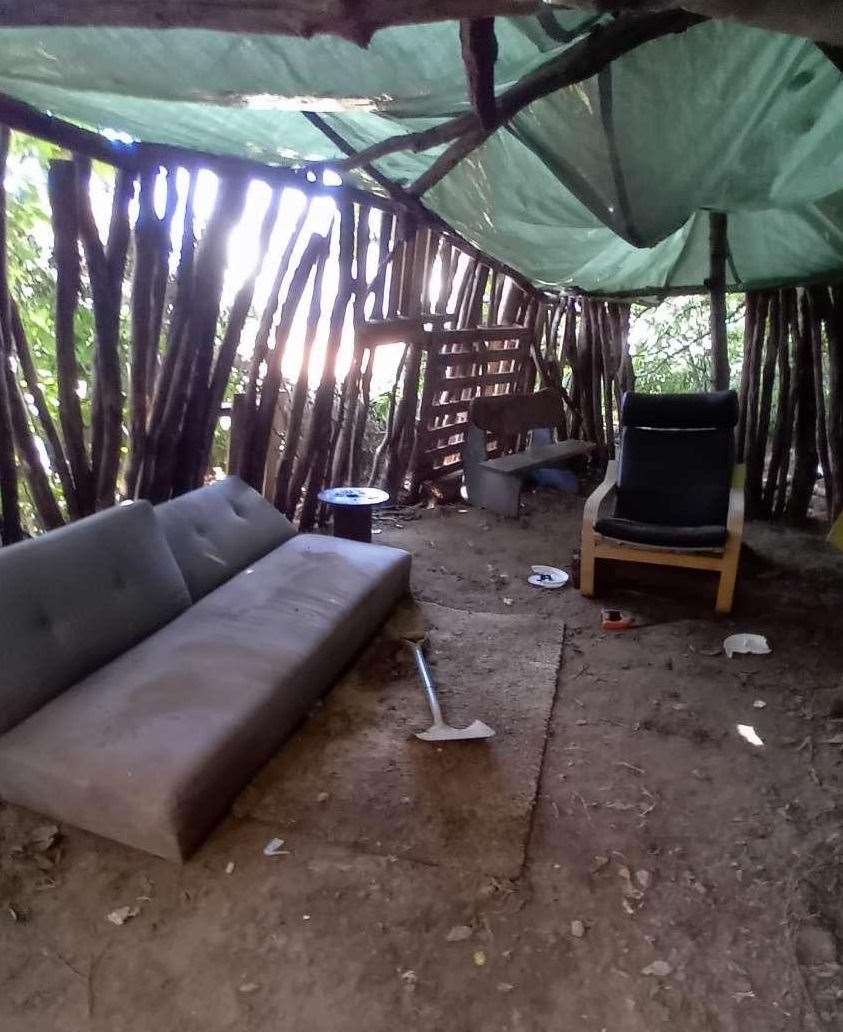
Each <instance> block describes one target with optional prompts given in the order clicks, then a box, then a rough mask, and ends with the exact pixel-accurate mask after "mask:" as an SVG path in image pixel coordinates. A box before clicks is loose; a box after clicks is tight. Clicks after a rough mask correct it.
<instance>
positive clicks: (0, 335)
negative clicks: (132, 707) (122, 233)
mask: <svg viewBox="0 0 843 1032" xmlns="http://www.w3.org/2000/svg"><path fill="white" fill-rule="evenodd" d="M9 138H10V133H9V131H8V129H6V130H4V131H3V133H2V135H0V517H2V520H0V545H12V544H14V543H15V542H16V541H20V539H21V537H22V536H23V530H22V528H21V519H20V500H19V496H18V474H17V467H16V466H15V446H14V437H13V426H12V422H13V421H12V408H11V404H10V402H11V399H10V396H9V379H8V377H7V371H8V373H9V375H11V366H10V365H9V359H10V357H11V353H12V346H11V337H10V333H9V331H10V327H11V323H12V319H11V308H10V304H9V285H8V280H7V269H6V263H7V253H6V190H5V186H4V185H3V184H4V182H5V177H6V158H7V156H8V153H9Z"/></svg>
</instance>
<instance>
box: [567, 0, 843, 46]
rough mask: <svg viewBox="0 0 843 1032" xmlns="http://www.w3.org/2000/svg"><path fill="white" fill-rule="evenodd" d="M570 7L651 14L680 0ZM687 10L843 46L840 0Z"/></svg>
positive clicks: (691, 0)
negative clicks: (647, 12)
mask: <svg viewBox="0 0 843 1032" xmlns="http://www.w3.org/2000/svg"><path fill="white" fill-rule="evenodd" d="M565 6H566V7H582V8H586V9H589V10H593V9H594V8H595V7H596V8H598V9H599V10H601V11H614V12H622V11H640V10H643V9H646V10H649V11H655V10H664V9H665V8H668V7H676V6H677V0H597V2H594V0H566V2H565ZM682 7H684V8H685V10H687V11H694V12H696V13H697V14H702V15H705V16H706V17H707V18H717V19H723V20H726V21H733V22H738V23H740V24H742V25H754V26H757V27H758V28H761V29H770V30H771V31H772V32H787V33H789V34H790V35H792V36H805V37H806V38H807V39H813V40H817V41H824V42H826V43H843V19H841V17H840V3H839V0H801V2H799V3H794V2H793V0H682Z"/></svg>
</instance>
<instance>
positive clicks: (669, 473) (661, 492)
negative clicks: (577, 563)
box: [580, 391, 744, 613]
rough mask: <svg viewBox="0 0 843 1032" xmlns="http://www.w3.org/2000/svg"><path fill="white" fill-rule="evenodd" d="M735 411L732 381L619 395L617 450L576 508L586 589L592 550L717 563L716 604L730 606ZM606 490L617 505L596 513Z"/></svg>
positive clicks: (663, 561)
mask: <svg viewBox="0 0 843 1032" xmlns="http://www.w3.org/2000/svg"><path fill="white" fill-rule="evenodd" d="M737 418H738V400H737V396H736V394H735V392H734V391H718V392H714V393H711V394H660V395H659V394H636V393H629V394H626V395H624V399H623V404H622V406H621V424H622V430H621V442H620V457H619V459H618V461H617V462H610V463H609V466H608V469H607V471H606V478H605V480H604V481H603V483H602V484H601V485H600V487H598V488H597V490H596V491H595V492H594V493H593V494H592V495H591V497H590V498H589V499H588V501H587V502H586V506H585V512H584V516H583V530H582V557H581V574H580V590H581V591H582V593H583V594H584V595H593V594H594V568H595V563H596V560H597V559H614V560H620V561H622V562H637V563H652V564H659V565H668V566H690V567H694V568H696V569H702V570H716V571H718V572H719V573H720V586H719V589H718V592H717V603H716V609H717V611H718V612H720V613H728V612H729V611H730V610H731V608H732V601H733V596H734V590H735V580H736V577H737V568H738V559H739V557H740V547H741V538H742V535H743V485H744V467H743V466H736V465H735V462H734V427H735V424H736V422H737ZM610 494H614V496H615V505H614V511H613V512H611V513H604V514H601V511H600V509H601V505H602V504H603V502H604V501H605V500H606V499H607V498H608V496H609V495H610Z"/></svg>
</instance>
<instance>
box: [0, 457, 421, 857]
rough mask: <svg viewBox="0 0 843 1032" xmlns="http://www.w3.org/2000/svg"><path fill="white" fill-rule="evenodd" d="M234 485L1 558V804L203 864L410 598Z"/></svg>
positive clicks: (399, 560) (398, 575)
mask: <svg viewBox="0 0 843 1032" xmlns="http://www.w3.org/2000/svg"><path fill="white" fill-rule="evenodd" d="M409 572H410V556H409V554H408V553H406V552H403V551H401V550H399V549H395V548H385V547H382V546H377V545H366V544H360V543H359V542H354V541H345V540H342V539H340V538H331V537H324V536H321V535H316V534H296V532H295V530H294V529H293V527H292V525H291V524H290V523H289V522H288V521H287V520H286V519H285V518H284V517H283V516H282V515H281V514H280V513H278V512H277V511H276V510H275V509H274V508H273V507H272V506H271V505H270V504H269V503H268V502H266V501H265V500H264V499H263V498H262V497H261V496H260V495H259V494H258V493H257V492H255V491H253V490H252V489H251V488H249V487H247V485H246V484H244V483H243V482H242V481H241V480H238V479H237V478H235V477H230V478H228V479H227V480H224V481H220V482H218V483H216V484H213V485H210V486H208V487H203V488H201V489H200V490H198V491H193V492H191V493H190V494H186V495H183V496H182V497H180V498H177V499H174V500H173V501H171V502H166V503H165V504H163V505H159V506H157V507H156V508H153V507H152V506H151V505H150V504H149V503H148V502H133V503H131V504H128V505H123V506H118V507H117V508H114V509H109V510H108V511H105V512H101V513H98V514H97V515H95V516H91V517H89V518H87V519H84V520H81V521H79V522H78V523H74V524H71V525H69V526H67V527H64V528H61V529H60V530H56V531H53V532H52V533H49V534H46V535H44V536H43V537H40V538H36V539H33V540H31V541H25V542H22V543H20V544H17V545H13V546H11V547H9V548H6V549H3V550H2V551H0V798H2V799H4V800H5V801H7V802H10V803H16V804H19V805H22V806H26V807H29V808H30V809H33V810H36V811H39V812H41V813H44V814H48V815H49V816H51V817H52V818H54V819H57V820H62V821H67V822H69V823H70V824H75V825H78V826H79V827H82V828H87V829H88V830H90V831H94V832H97V833H98V834H100V835H105V836H107V837H108V838H113V839H117V840H118V841H120V842H124V843H127V844H128V845H131V846H136V847H138V848H139V849H144V850H147V851H148V852H150V853H155V854H157V855H159V856H162V857H167V858H170V859H174V860H180V859H184V858H185V857H187V856H188V855H189V854H190V853H191V851H192V850H194V849H195V848H196V847H197V846H198V845H199V844H200V843H201V842H202V841H203V839H204V838H205V837H206V835H207V834H208V833H209V831H210V830H211V829H212V828H213V826H214V825H215V823H216V822H217V821H218V820H219V819H220V817H221V816H222V815H223V814H224V813H225V812H226V810H227V809H228V807H229V805H230V803H231V801H232V799H233V798H234V796H235V795H236V794H237V792H238V791H239V790H240V789H241V788H242V787H243V785H244V784H245V783H246V782H247V781H248V779H249V778H250V777H251V776H252V775H253V774H254V773H255V771H256V770H257V769H258V768H259V767H260V766H261V765H262V764H263V763H265V762H266V760H268V759H269V757H270V756H272V754H273V753H274V752H275V751H276V750H277V749H278V747H279V745H280V744H281V743H282V742H283V741H284V740H285V739H286V738H287V737H288V736H289V735H290V733H291V732H292V731H293V729H294V728H295V727H296V725H297V724H298V723H299V722H300V721H301V720H302V718H303V717H304V716H305V715H306V713H307V712H308V710H309V709H310V708H311V706H312V705H313V703H314V702H315V701H316V700H317V699H318V698H319V697H320V696H321V695H322V694H323V693H324V692H325V691H326V690H327V689H328V688H329V687H330V685H331V684H332V682H333V681H334V680H335V679H336V678H337V676H338V675H339V674H340V672H341V671H342V670H343V668H344V667H345V666H346V665H347V664H348V663H349V661H350V660H351V659H352V658H353V657H354V656H355V655H356V653H357V652H358V651H359V650H360V648H361V647H362V646H363V645H364V644H365V643H366V642H367V640H368V639H369V638H370V637H371V636H372V634H373V633H374V631H375V630H376V629H377V628H378V626H379V625H380V624H381V623H382V621H383V620H384V619H385V618H386V617H387V615H388V614H389V612H390V611H391V609H392V608H393V607H394V605H395V603H396V602H397V601H398V599H399V598H400V597H401V596H402V595H403V594H404V593H405V592H406V591H407V590H408V587H409Z"/></svg>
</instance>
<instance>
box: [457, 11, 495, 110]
mask: <svg viewBox="0 0 843 1032" xmlns="http://www.w3.org/2000/svg"><path fill="white" fill-rule="evenodd" d="M460 46H461V48H462V59H463V64H464V65H465V76H466V80H467V82H468V95H469V96H470V97H471V103H472V105H473V107H474V110H475V112H476V114H477V117H478V118H479V119H480V125H481V126H482V127H483V128H484V129H488V128H489V127H490V126H492V125H493V123H494V120H495V61H497V59H498V41H497V38H496V36H495V19H494V18H473V19H466V20H464V21H461V22H460Z"/></svg>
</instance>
